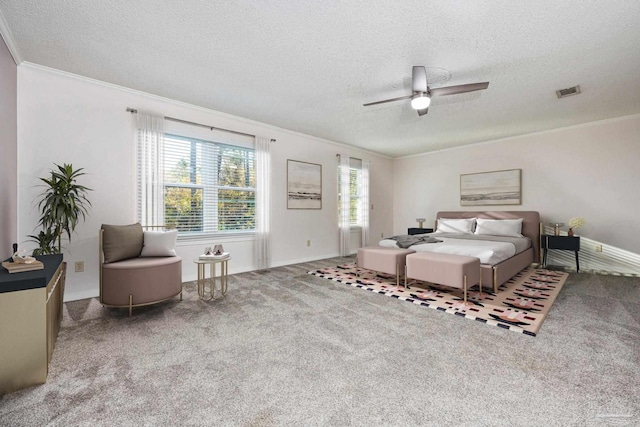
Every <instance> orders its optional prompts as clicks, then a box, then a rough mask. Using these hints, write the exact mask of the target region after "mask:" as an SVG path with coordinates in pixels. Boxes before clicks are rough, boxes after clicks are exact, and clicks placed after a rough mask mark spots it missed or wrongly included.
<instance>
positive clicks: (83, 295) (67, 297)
mask: <svg viewBox="0 0 640 427" xmlns="http://www.w3.org/2000/svg"><path fill="white" fill-rule="evenodd" d="M356 253H357V252H353V253H352V254H351V255H354V254H356ZM338 256H340V254H338V253H330V254H324V255H316V256H312V257H307V258H299V259H291V260H287V261H282V262H276V263H273V264H272V265H271V266H270V267H269V268H272V267H282V266H285V265H292V264H302V263H304V262H312V261H318V260H320V259H327V258H335V257H338ZM183 267H184V264H183ZM255 270H257V268H255V267H248V266H241V267H240V268H237V269H235V268H234V269H233V273H231V274H239V273H246V272H248V271H255ZM196 279H197V272H196V270H195V269H194V270H193V273H188V274H184V275H183V276H182V281H183V283H186V282H192V281H194V280H196ZM98 296H99V293H98V292H97V291H96V290H91V289H89V290H82V291H77V292H69V289H68V288H67V289H66V290H65V294H64V302H70V301H78V300H81V299H89V298H97V297H98Z"/></svg>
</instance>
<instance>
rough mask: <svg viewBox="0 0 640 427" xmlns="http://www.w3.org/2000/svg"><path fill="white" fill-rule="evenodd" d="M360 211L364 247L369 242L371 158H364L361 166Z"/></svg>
mask: <svg viewBox="0 0 640 427" xmlns="http://www.w3.org/2000/svg"><path fill="white" fill-rule="evenodd" d="M360 173H361V179H360V192H359V193H360V207H361V209H360V212H361V214H362V218H361V221H360V225H361V227H362V247H363V248H364V247H365V246H367V243H368V242H369V160H363V161H362V166H361V168H360Z"/></svg>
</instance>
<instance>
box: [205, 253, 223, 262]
mask: <svg viewBox="0 0 640 427" xmlns="http://www.w3.org/2000/svg"><path fill="white" fill-rule="evenodd" d="M225 258H229V252H223V253H221V254H220V255H214V254H210V255H200V261H210V260H217V259H225Z"/></svg>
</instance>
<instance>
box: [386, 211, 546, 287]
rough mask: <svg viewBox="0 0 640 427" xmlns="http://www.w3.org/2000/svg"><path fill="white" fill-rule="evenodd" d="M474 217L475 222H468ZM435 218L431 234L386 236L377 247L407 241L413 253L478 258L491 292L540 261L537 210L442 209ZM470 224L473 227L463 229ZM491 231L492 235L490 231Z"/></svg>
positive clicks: (390, 245) (405, 242) (391, 245)
mask: <svg viewBox="0 0 640 427" xmlns="http://www.w3.org/2000/svg"><path fill="white" fill-rule="evenodd" d="M474 218H475V219H476V221H469V220H471V219H474ZM446 220H454V221H446ZM457 220H462V221H457ZM495 220H498V221H495ZM504 220H507V221H504ZM520 220H521V221H522V223H521V225H520V228H519V229H518V231H519V233H514V232H513V230H514V227H515V224H516V223H518V224H519V222H520ZM436 221H437V227H436V231H435V232H434V233H429V234H425V235H414V236H396V237H395V238H387V239H383V240H381V241H380V246H386V247H407V245H409V244H410V246H408V247H409V248H411V249H413V250H415V251H416V252H422V251H425V252H439V253H448V254H454V255H461V256H474V257H477V258H479V259H480V263H481V265H480V268H481V271H482V283H484V284H489V283H491V284H492V285H493V289H494V292H497V290H498V287H499V286H500V285H502V284H503V283H505V282H506V281H507V280H509V279H511V278H512V277H513V276H515V275H516V274H518V273H519V272H520V271H522V270H523V269H525V268H527V267H528V266H530V265H531V264H532V263H539V261H540V214H539V213H538V212H535V211H443V212H438V214H437V217H436ZM471 223H473V225H472V226H471V227H472V228H466V227H468V226H470V224H471ZM475 227H477V230H476V228H475ZM505 230H506V231H505ZM476 231H477V232H479V233H480V234H477V233H475V232H476ZM494 232H495V235H494V234H492V233H494ZM498 234H499V236H498ZM516 234H520V235H521V237H518V236H516ZM434 240H437V241H435V242H434ZM413 242H415V243H414V244H411V243H413Z"/></svg>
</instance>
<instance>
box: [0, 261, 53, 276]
mask: <svg viewBox="0 0 640 427" xmlns="http://www.w3.org/2000/svg"><path fill="white" fill-rule="evenodd" d="M2 266H3V267H4V268H5V269H6V270H7V271H8V272H9V273H21V272H23V271H33V270H42V269H44V264H43V263H42V262H40V261H38V260H35V261H31V262H28V263H27V262H11V261H3V262H2Z"/></svg>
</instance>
